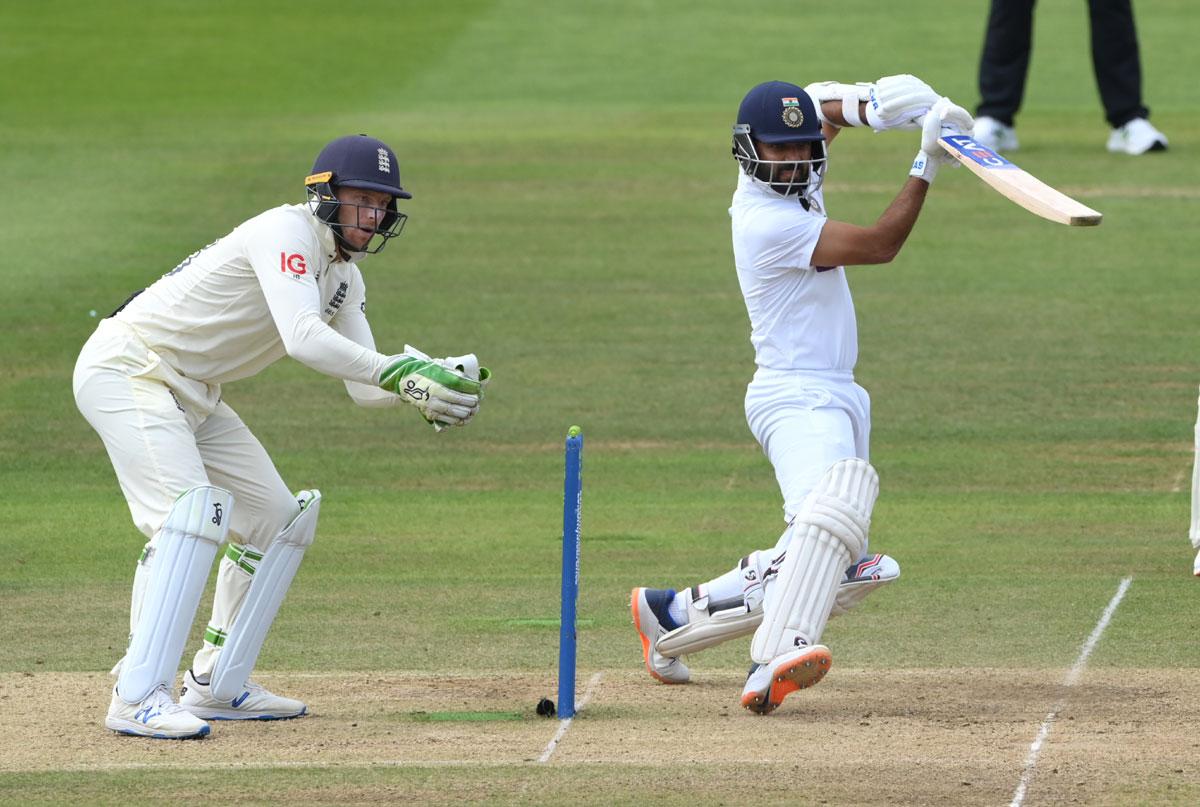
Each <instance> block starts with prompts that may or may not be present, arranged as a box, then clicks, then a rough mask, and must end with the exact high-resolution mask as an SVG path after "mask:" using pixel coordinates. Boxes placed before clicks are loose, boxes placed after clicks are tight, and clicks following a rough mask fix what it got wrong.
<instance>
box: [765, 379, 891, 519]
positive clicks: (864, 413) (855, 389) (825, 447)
mask: <svg viewBox="0 0 1200 807" xmlns="http://www.w3.org/2000/svg"><path fill="white" fill-rule="evenodd" d="M746 422H747V423H748V424H749V425H750V431H751V432H753V434H754V437H755V439H757V440H758V443H759V445H761V446H762V449H763V453H764V454H766V455H767V458H768V459H769V460H771V465H773V466H774V468H775V478H776V480H777V481H778V482H779V490H780V492H781V493H783V513H784V519H785V520H786V521H788V522H791V520H792V518H793V517H794V516H795V515H796V513H797V512H799V511H800V508H801V506H802V505H803V503H804V500H805V498H806V497H807V496H808V494H809V493H811V492H812V490H813V488H814V487H816V484H817V482H818V481H819V480H820V479H821V477H822V476H824V475H825V471H826V470H828V468H829V466H831V465H833V464H834V463H835V462H837V461H838V460H842V459H847V458H849V457H858V458H860V459H864V460H867V461H870V437H871V398H870V396H868V395H867V391H866V390H865V389H863V388H862V387H860V386H859V385H858V384H856V383H854V376H853V374H852V373H849V372H845V373H834V372H818V371H811V370H769V369H766V368H762V367H760V368H758V371H757V372H755V374H754V378H753V379H752V380H751V381H750V384H749V385H748V386H747V388H746ZM785 534H786V533H785Z"/></svg>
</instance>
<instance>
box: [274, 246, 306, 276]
mask: <svg viewBox="0 0 1200 807" xmlns="http://www.w3.org/2000/svg"><path fill="white" fill-rule="evenodd" d="M279 271H281V272H291V273H292V274H294V275H302V274H304V273H305V272H307V271H308V265H307V264H306V263H305V262H304V256H303V255H301V254H300V253H299V252H293V253H292V254H291V255H289V254H287V253H286V252H280V253H279Z"/></svg>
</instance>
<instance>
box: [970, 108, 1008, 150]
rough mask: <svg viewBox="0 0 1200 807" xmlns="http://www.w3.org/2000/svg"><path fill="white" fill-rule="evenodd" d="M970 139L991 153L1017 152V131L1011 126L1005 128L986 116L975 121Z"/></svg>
mask: <svg viewBox="0 0 1200 807" xmlns="http://www.w3.org/2000/svg"><path fill="white" fill-rule="evenodd" d="M971 137H973V138H974V139H975V142H976V143H978V144H979V145H981V146H986V147H987V148H990V149H991V150H992V151H1016V150H1017V130H1016V129H1014V128H1013V127H1011V126H1005V125H1004V124H1003V123H1001V122H1000V121H998V120H996V119H995V118H989V117H988V116H987V115H984V116H983V117H981V118H976V119H975V128H974V129H973V130H972V131H971Z"/></svg>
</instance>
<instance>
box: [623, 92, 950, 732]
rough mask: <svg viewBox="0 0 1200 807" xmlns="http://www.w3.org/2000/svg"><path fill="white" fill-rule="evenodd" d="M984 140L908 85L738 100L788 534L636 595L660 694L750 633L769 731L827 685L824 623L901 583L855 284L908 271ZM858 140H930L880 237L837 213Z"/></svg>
mask: <svg viewBox="0 0 1200 807" xmlns="http://www.w3.org/2000/svg"><path fill="white" fill-rule="evenodd" d="M971 126H972V119H971V116H970V115H969V114H968V113H967V112H966V111H965V110H964V109H962V108H961V107H958V106H955V105H954V104H952V103H951V102H950V100H949V99H947V98H944V97H942V96H941V95H939V94H938V93H936V92H934V90H933V89H932V88H931V87H930V86H929V85H928V84H926V83H925V82H923V81H921V80H920V79H917V78H916V77H914V76H911V75H896V76H886V77H884V78H881V79H879V80H878V81H875V82H873V83H869V84H840V83H837V82H821V83H817V84H810V85H809V86H808V87H804V88H802V87H799V86H797V85H795V84H789V83H787V82H783V81H770V82H766V83H764V84H760V85H758V86H756V87H754V88H753V89H751V90H750V92H749V93H747V94H746V96H745V98H744V99H743V100H742V102H741V106H740V107H739V109H738V115H737V121H736V123H735V125H734V127H733V156H734V159H735V160H736V161H737V164H738V168H739V170H738V178H737V189H736V190H735V192H734V194H733V203H732V206H731V207H730V208H729V213H730V216H731V218H732V226H733V230H732V231H733V258H734V264H735V266H736V269H737V277H738V283H739V285H740V287H741V291H742V296H743V298H744V300H745V304H746V310H747V312H748V314H749V317H750V329H751V331H750V341H751V344H752V345H753V346H754V351H755V362H756V364H757V369H756V370H755V372H754V376H753V379H752V380H751V381H750V384H749V385H748V387H747V390H746V398H745V411H746V419H747V422H748V423H749V426H750V430H751V432H753V434H754V436H755V438H756V439H757V440H758V442H759V444H760V445H761V446H762V449H763V452H764V453H765V454H766V455H767V457H768V458H769V459H770V461H771V464H772V465H773V467H774V469H775V477H776V479H777V481H778V483H779V488H780V490H781V492H782V494H783V510H784V519H785V521H786V523H787V527H786V529H785V530H784V532H783V534H782V535H781V536H780V537H779V540H778V541H777V542H776V544H775V546H774V547H772V548H769V549H763V550H759V551H756V552H751V553H750V554H749V555H747V556H746V557H743V558H742V559H741V561H740V562H739V563H738V564H737V565H735V566H734V568H733V569H732V570H730V571H728V572H726V573H725V574H723V575H721V576H719V577H717V578H716V579H714V580H710V581H709V582H707V583H701V584H699V585H694V586H691V587H689V588H684V589H681V590H679V591H676V590H674V589H651V588H635V589H634V590H633V593H632V600H631V606H630V607H631V610H632V612H633V620H634V625H635V626H636V628H637V630H638V634H639V636H640V638H641V642H642V654H643V658H644V660H645V664H646V669H647V670H648V671H649V673H650V675H652V676H653V677H654V678H656V679H658V680H659V681H662V682H664V683H668V684H680V683H685V682H686V681H688V680H689V678H690V671H689V670H688V667H687V666H686V665H685V663H684V661H683V657H684V656H688V655H690V654H692V653H696V652H698V651H700V650H703V649H705V648H707V647H711V646H713V645H716V644H719V643H721V642H724V641H728V640H729V639H733V638H736V637H739V636H745V635H747V634H751V633H753V639H752V641H751V645H750V657H751V660H752V666H751V668H750V673H749V675H748V676H747V678H746V684H745V686H744V688H743V689H742V695H741V703H742V705H743V706H744V707H746V708H747V709H749V710H750V711H752V712H755V713H758V714H768V713H770V712H772V711H774V710H775V709H776V708H777V707H778V706H779V705H780V703H782V701H783V699H784V698H785V697H786V696H787V695H788V694H790V693H791V692H794V691H796V690H798V689H805V688H807V687H810V686H813V685H814V684H816V683H818V682H819V681H820V680H821V679H822V677H824V675H825V673H826V672H828V670H829V668H830V665H831V664H832V661H833V658H832V655H831V653H830V651H829V648H828V647H826V646H825V645H823V644H821V637H822V633H823V632H824V630H825V625H826V622H827V620H828V619H829V617H830V616H833V615H837V614H841V613H845V612H846V611H848V610H850V609H851V608H853V607H854V606H855V605H857V604H858V603H859V602H861V600H862V599H863V598H864V597H865V596H867V594H869V593H870V592H871V591H873V590H874V589H876V588H878V587H879V586H882V585H884V584H886V583H889V582H891V581H893V580H895V579H897V578H898V577H899V575H900V566H899V564H897V563H896V561H895V560H893V559H892V558H890V557H888V556H887V555H883V554H872V553H870V551H869V549H868V546H869V542H868V531H869V529H870V524H871V511H872V509H873V507H874V505H875V499H876V497H877V496H878V493H879V478H878V476H877V474H876V472H875V469H874V468H873V467H872V466H871V465H870V462H869V460H870V453H869V439H870V432H871V409H870V399H869V398H868V396H867V393H866V391H865V390H864V389H863V388H862V387H860V386H859V385H858V384H857V383H855V380H854V366H855V363H856V362H857V359H858V332H857V324H856V321H855V313H854V303H853V301H852V299H851V296H850V287H849V285H848V283H847V277H846V268H847V267H851V266H866V265H871V264H883V263H887V262H889V261H891V260H892V259H893V258H894V257H895V256H896V254H897V253H898V252H899V250H900V248H901V246H903V244H904V242H905V240H906V239H907V238H908V235H909V233H910V232H911V230H912V228H913V225H914V224H915V223H916V220H917V216H918V214H919V213H920V211H921V207H922V205H923V203H924V201H925V195H926V193H927V191H928V190H929V187H930V185H932V184H933V181H934V178H935V177H936V176H937V173H938V169H939V168H940V167H941V165H942V164H943V163H949V164H953V163H954V160H953V158H952V157H950V156H949V155H947V154H946V153H945V152H944V150H943V149H942V148H941V147H940V146H939V145H938V137H940V136H942V135H945V134H952V133H962V132H970V131H971ZM846 127H870V128H872V129H874V130H875V131H877V132H880V131H892V130H914V131H919V133H920V149H919V150H918V152H917V154H916V157H915V159H914V160H913V162H912V165H911V168H910V170H909V172H908V173H909V177H908V179H907V180H906V181H905V182H904V184H903V186H902V187H901V188H900V191H899V193H898V194H897V195H896V197H895V199H893V201H892V203H891V204H890V205H889V206H888V207H887V209H886V210H885V211H884V212H883V215H881V216H880V217H879V219H878V220H877V221H876V222H875V223H874V224H872V225H870V226H859V225H855V224H850V223H847V222H843V221H838V220H835V219H832V218H830V217H829V215H828V213H827V212H826V205H825V198H824V193H823V189H822V184H823V182H824V180H825V176H826V173H827V171H828V169H829V165H830V160H831V157H830V154H831V145H832V143H833V141H834V139H835V138H836V137H837V136H838V133H839V132H840V131H841V130H842V129H844V128H846Z"/></svg>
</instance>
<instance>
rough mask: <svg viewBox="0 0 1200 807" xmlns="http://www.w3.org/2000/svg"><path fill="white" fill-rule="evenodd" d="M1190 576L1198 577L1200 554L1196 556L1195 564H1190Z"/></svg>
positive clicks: (1199, 573)
mask: <svg viewBox="0 0 1200 807" xmlns="http://www.w3.org/2000/svg"><path fill="white" fill-rule="evenodd" d="M1192 574H1194V575H1196V577H1200V553H1197V555H1196V562H1195V563H1193V564H1192Z"/></svg>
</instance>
